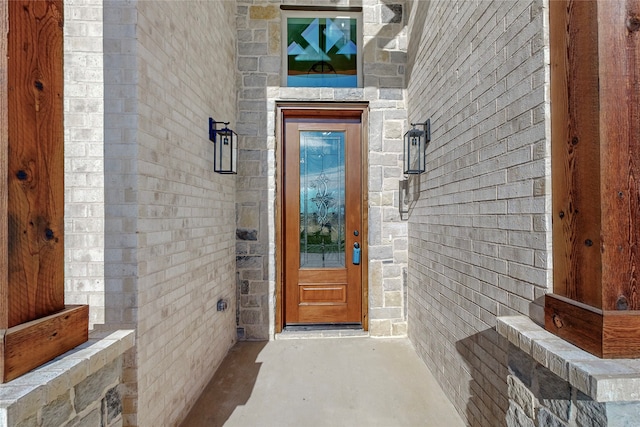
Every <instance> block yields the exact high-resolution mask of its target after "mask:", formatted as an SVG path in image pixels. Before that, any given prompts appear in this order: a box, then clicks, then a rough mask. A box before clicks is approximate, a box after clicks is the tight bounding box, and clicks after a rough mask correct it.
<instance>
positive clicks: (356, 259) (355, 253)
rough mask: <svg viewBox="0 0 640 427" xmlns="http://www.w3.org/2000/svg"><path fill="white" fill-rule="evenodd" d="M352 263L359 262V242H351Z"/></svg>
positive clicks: (356, 263)
mask: <svg viewBox="0 0 640 427" xmlns="http://www.w3.org/2000/svg"><path fill="white" fill-rule="evenodd" d="M353 264H354V265H358V264H360V243H358V242H355V243H354V244H353Z"/></svg>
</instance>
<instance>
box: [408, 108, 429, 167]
mask: <svg viewBox="0 0 640 427" xmlns="http://www.w3.org/2000/svg"><path fill="white" fill-rule="evenodd" d="M411 126H413V127H412V128H411V130H409V132H407V133H405V134H404V153H403V154H404V158H403V164H404V173H405V175H414V174H421V173H422V172H424V171H425V170H426V166H425V162H426V155H427V143H428V142H429V141H431V120H430V119H427V121H426V122H424V123H411ZM416 126H422V128H423V129H416Z"/></svg>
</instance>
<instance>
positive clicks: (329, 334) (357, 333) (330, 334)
mask: <svg viewBox="0 0 640 427" xmlns="http://www.w3.org/2000/svg"><path fill="white" fill-rule="evenodd" d="M368 336H369V332H367V331H365V330H364V329H363V328H362V325H360V324H316V325H288V326H286V327H285V328H284V329H283V330H282V332H280V333H279V334H276V335H275V339H277V340H283V339H311V338H313V339H315V338H354V337H355V338H357V337H368Z"/></svg>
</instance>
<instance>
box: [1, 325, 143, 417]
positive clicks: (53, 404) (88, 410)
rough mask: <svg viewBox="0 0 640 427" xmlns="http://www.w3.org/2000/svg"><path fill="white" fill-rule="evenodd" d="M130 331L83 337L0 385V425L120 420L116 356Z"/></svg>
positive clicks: (126, 344) (128, 340)
mask: <svg viewBox="0 0 640 427" xmlns="http://www.w3.org/2000/svg"><path fill="white" fill-rule="evenodd" d="M133 345H134V332H133V331H115V332H100V333H93V334H92V336H90V337H89V341H88V342H86V343H85V344H83V345H81V346H79V347H76V348H75V349H73V350H71V351H69V352H67V353H66V354H64V355H62V356H60V357H58V358H56V359H55V360H53V361H51V362H49V363H47V364H45V365H43V366H41V367H39V368H37V369H34V370H33V371H31V372H29V373H27V374H25V375H23V376H21V377H20V378H17V379H15V380H13V381H11V382H9V383H6V384H2V385H0V426H7V427H8V426H33V427H44V426H60V427H63V426H80V425H82V426H105V427H116V426H121V425H123V422H122V400H123V399H122V397H123V396H122V394H123V388H122V387H123V386H122V384H121V383H122V360H123V354H124V353H125V351H127V350H128V349H130V348H131V347H133Z"/></svg>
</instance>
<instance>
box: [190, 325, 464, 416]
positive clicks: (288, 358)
mask: <svg viewBox="0 0 640 427" xmlns="http://www.w3.org/2000/svg"><path fill="white" fill-rule="evenodd" d="M182 426H183V427H205V426H206V427H215V426H242V427H253V426H259V427H272V426H273V427H286V426H292V427H294V426H295V427H316V426H318V427H320V426H327V427H329V426H330V427H338V426H345V427H347V426H348V427H358V426H367V427H370V426H380V427H396V426H397V427H400V426H408V427H418V426H424V427H441V426H442V427H462V426H464V423H463V422H462V420H461V418H460V416H459V415H458V413H457V412H456V411H455V409H454V408H453V406H452V405H451V403H450V402H449V401H448V400H447V398H446V397H445V396H444V394H443V393H442V390H441V389H440V387H439V386H438V384H437V383H436V381H435V379H434V378H433V377H432V375H431V374H430V372H429V371H428V370H427V368H426V367H425V365H424V364H423V363H422V361H421V360H420V359H419V358H418V356H417V355H416V353H415V352H414V350H413V347H412V346H411V343H410V342H409V341H408V340H406V339H377V338H368V337H354V338H324V339H287V340H276V341H271V342H240V343H238V344H237V345H235V346H234V347H233V348H232V349H231V350H230V352H229V355H228V356H227V357H226V358H225V360H224V361H223V362H222V365H221V366H220V368H219V369H218V371H217V372H216V374H215V376H214V378H213V379H212V380H211V382H210V383H209V385H208V386H207V388H206V389H205V391H204V393H203V394H202V396H201V397H200V398H199V399H198V401H197V402H196V404H195V407H194V408H193V410H192V411H191V413H190V414H189V416H188V417H187V419H186V420H185V422H184V423H183V424H182Z"/></svg>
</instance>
